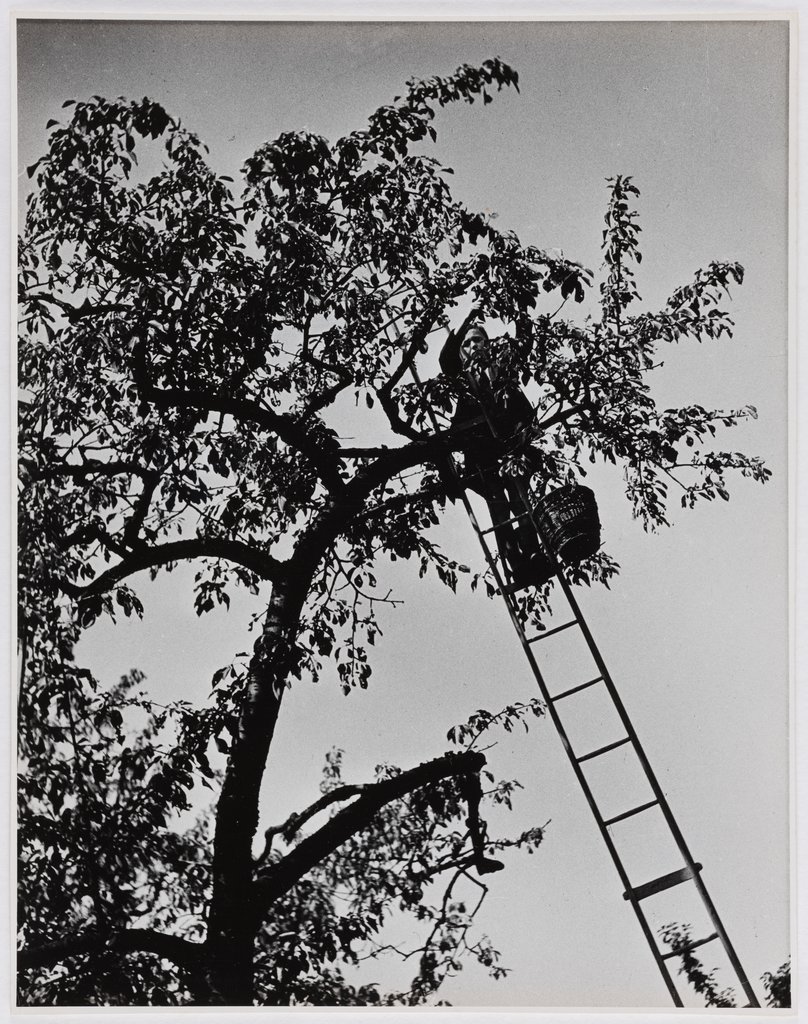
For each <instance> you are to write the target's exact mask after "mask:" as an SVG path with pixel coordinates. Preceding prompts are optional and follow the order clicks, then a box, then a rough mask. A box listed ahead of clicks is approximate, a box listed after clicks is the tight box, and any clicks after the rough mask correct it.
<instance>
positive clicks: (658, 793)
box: [516, 481, 760, 1007]
mask: <svg viewBox="0 0 808 1024" xmlns="http://www.w3.org/2000/svg"><path fill="white" fill-rule="evenodd" d="M516 484H517V487H518V490H519V494H520V496H521V498H522V501H523V503H524V505H525V508H526V509H527V512H528V515H529V516H530V521H531V523H532V524H533V527H534V529H535V530H536V534H537V536H538V538H539V540H540V541H541V543H542V546H543V547H544V549H545V552H546V554H547V555H548V557H549V558H550V561H551V564H553V566H554V568H555V569H556V576H557V578H558V582H559V584H560V586H561V590H562V592H563V594H564V597H565V599H566V601H567V603H568V605H569V607H570V609H571V611H572V614H573V616H574V618H575V619H577V621H578V625H579V627H580V629H581V633H582V635H583V637H584V640H585V641H586V645H587V647H588V648H589V651H590V653H591V655H592V658H593V659H594V661H595V664H596V666H597V668H598V671H599V672H600V674H601V676H602V678H603V682H604V684H605V686H606V689H607V690H608V692H609V696H610V697H611V699H612V702H613V704H614V706H615V709H616V710H617V713H618V716H619V717H620V721H621V722H622V724H623V727H624V728H625V730H626V733H627V735H628V736H629V738H630V739H631V745H632V747H633V748H634V751H635V753H636V755H637V759H638V760H639V762H640V765H641V766H642V769H643V772H644V774H645V776H646V778H647V779H648V783H649V785H650V786H651V790H652V792H653V793H654V796H655V797H656V799H657V802H658V803H659V808H660V810H661V811H662V814H663V817H664V818H665V822H666V824H667V825H668V828H669V829H670V832H671V835H672V836H673V839H674V842H675V843H676V846H677V848H678V849H679V852H680V853H681V855H682V858H683V859H684V861H685V864H686V865H687V866H688V868H690V869H691V871H692V873H693V883H694V885H695V886H696V889H697V891H698V893H699V896H700V897H701V900H702V902H703V904H704V907H705V909H706V911H707V914H708V916H709V918H710V921H711V923H712V925H713V927H714V928H715V930H716V932H717V933H718V936H719V938H720V940H721V944H722V946H723V947H724V950H725V952H726V954H727V958H728V959H729V961H730V964H731V965H732V968H733V970H734V971H735V974H736V976H737V978H738V981H739V982H740V984H741V987H742V988H743V990H744V992H745V993H746V996H747V997H748V999H749V1002H750V1004H751V1005H752V1006H756V1007H757V1006H760V1003H759V1001H758V999H757V996H756V995H755V992H754V989H753V988H752V986H751V984H750V982H749V979H748V977H747V975H746V972H745V971H744V969H743V966H742V965H741V962H740V959H739V957H738V954H737V953H736V951H735V948H734V946H733V945H732V942H731V940H730V938H729V935H728V934H727V931H726V929H725V928H724V925H723V922H722V920H721V918H720V916H719V914H718V910H717V908H716V906H715V904H714V903H713V901H712V898H711V897H710V894H709V892H708V891H707V886H706V885H705V883H704V880H703V879H702V877H701V874H700V871H699V869H698V865H697V863H696V860H695V858H694V857H693V855H692V853H691V852H690V848H689V846H688V845H687V841H686V840H685V837H684V835H683V833H682V830H681V829H680V828H679V824H678V822H677V820H676V818H675V816H674V814H673V811H672V810H671V807H670V804H669V803H668V799H667V797H666V796H665V793H664V792H663V790H662V787H661V786H660V784H659V780H658V779H657V776H656V773H655V772H654V770H653V768H652V767H651V763H650V761H649V760H648V757H647V755H646V753H645V749H644V748H643V745H642V743H641V742H640V738H639V736H638V735H637V732H636V730H635V728H634V725H633V723H632V721H631V719H630V717H629V714H628V711H627V710H626V707H625V705H624V703H623V700H622V698H621V696H620V694H619V692H618V690H617V687H616V686H615V683H614V680H613V679H612V676H611V673H610V672H609V669H608V667H607V665H606V662H605V660H604V658H603V655H602V654H601V653H600V648H599V647H598V645H597V643H596V641H595V638H594V637H593V636H592V633H591V631H590V629H589V626H588V625H587V622H586V620H585V619H584V617H583V613H582V612H581V608H580V605H579V604H578V601H577V599H576V597H575V595H574V594H573V592H572V587H571V586H570V584H569V583H568V582H567V580H566V578H565V576H564V574H563V571H562V570H561V566H560V565H559V563H558V559H557V558H556V557H555V553H554V552H553V551H552V550H551V548H550V546H549V545H548V544H546V543H545V540H544V537H543V535H542V532H541V528H540V526H539V523H538V521H537V517H536V515H535V512H534V510H533V506H532V504H531V502H530V498H529V495H528V494H527V492H526V488H525V486H524V484H523V483H522V482H521V481H516Z"/></svg>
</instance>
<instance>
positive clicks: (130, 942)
mask: <svg viewBox="0 0 808 1024" xmlns="http://www.w3.org/2000/svg"><path fill="white" fill-rule="evenodd" d="M105 952H114V953H155V954H156V955H157V956H161V957H164V958H165V959H166V960H171V961H172V962H173V963H175V964H177V966H178V967H188V968H193V967H195V966H196V965H197V964H198V963H199V961H200V958H201V955H202V946H201V945H200V944H198V943H195V942H189V941H188V940H187V939H182V938H180V937H179V936H177V935H165V934H163V933H162V932H157V931H154V930H152V929H151V928H127V929H125V930H124V931H120V932H115V933H112V934H110V935H99V934H97V933H95V932H84V933H83V934H82V935H74V936H71V937H70V938H68V939H62V940H60V941H59V942H51V943H48V945H46V946H40V947H39V948H34V949H20V950H18V952H17V967H18V969H19V970H21V971H26V970H30V969H31V968H34V967H52V966H53V965H54V964H58V963H61V962H62V960H67V959H68V958H69V957H72V956H86V955H87V954H89V953H105Z"/></svg>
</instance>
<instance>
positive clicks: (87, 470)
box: [20, 459, 155, 480]
mask: <svg viewBox="0 0 808 1024" xmlns="http://www.w3.org/2000/svg"><path fill="white" fill-rule="evenodd" d="M20 466H22V467H24V468H25V470H26V472H27V473H28V475H29V477H30V479H31V480H51V479H53V478H54V477H59V476H69V477H73V478H74V479H78V480H80V479H82V478H83V477H85V476H123V475H124V474H129V473H131V474H132V475H133V476H140V477H146V476H149V475H152V474H154V472H155V471H154V470H150V469H146V468H144V467H143V466H141V465H140V464H139V463H137V462H132V461H131V460H129V459H110V460H109V462H102V461H100V460H99V459H87V460H86V461H84V462H77V463H70V462H61V463H57V464H53V465H47V466H38V465H37V464H36V463H35V462H33V461H32V460H30V459H20Z"/></svg>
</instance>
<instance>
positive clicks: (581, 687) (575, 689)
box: [550, 676, 603, 701]
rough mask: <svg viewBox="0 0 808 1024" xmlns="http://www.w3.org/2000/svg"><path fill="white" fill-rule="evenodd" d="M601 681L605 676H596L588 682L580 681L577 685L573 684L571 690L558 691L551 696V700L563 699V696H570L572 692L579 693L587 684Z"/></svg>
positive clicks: (592, 684) (591, 684)
mask: <svg viewBox="0 0 808 1024" xmlns="http://www.w3.org/2000/svg"><path fill="white" fill-rule="evenodd" d="M601 682H603V676H595V678H594V679H590V680H589V682H588V683H579V684H578V685H577V686H571V687H570V688H569V690H564V692H563V693H557V694H556V695H555V697H551V698H550V700H552V701H556V700H561V698H562V697H569V695H570V694H571V693H578V691H579V690H585V689H586V688H587V686H594V685H595V683H601Z"/></svg>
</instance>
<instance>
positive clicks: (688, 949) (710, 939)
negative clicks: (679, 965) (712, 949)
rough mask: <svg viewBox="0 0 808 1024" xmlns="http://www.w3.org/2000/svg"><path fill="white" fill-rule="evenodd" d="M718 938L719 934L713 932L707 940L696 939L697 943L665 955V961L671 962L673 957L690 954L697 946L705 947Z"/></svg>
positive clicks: (691, 943) (687, 944) (663, 956)
mask: <svg viewBox="0 0 808 1024" xmlns="http://www.w3.org/2000/svg"><path fill="white" fill-rule="evenodd" d="M717 938H718V932H713V934H712V935H708V936H707V938H706V939H696V941H695V942H688V943H686V944H685V945H684V946H681V947H680V948H679V949H674V950H671V952H670V953H663V954H662V959H663V960H670V958H671V957H672V956H681V955H682V954H683V953H689V952H690V950H691V949H696V947H697V946H703V945H704V944H705V942H712V941H713V939H717Z"/></svg>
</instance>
